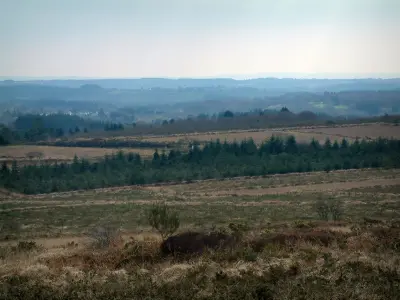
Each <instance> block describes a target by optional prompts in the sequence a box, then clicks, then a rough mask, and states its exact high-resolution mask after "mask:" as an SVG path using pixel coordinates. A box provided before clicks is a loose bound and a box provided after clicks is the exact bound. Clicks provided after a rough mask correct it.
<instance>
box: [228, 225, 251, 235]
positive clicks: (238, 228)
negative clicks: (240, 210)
mask: <svg viewBox="0 0 400 300" xmlns="http://www.w3.org/2000/svg"><path fill="white" fill-rule="evenodd" d="M229 229H230V230H231V231H232V235H233V236H235V237H236V238H241V237H243V235H244V233H245V232H246V231H248V230H249V227H248V226H247V225H246V224H240V223H230V224H229Z"/></svg>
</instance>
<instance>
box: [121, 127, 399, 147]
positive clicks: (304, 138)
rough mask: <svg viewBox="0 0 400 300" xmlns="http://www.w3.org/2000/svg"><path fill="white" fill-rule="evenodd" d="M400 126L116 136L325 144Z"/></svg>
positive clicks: (388, 132)
mask: <svg viewBox="0 0 400 300" xmlns="http://www.w3.org/2000/svg"><path fill="white" fill-rule="evenodd" d="M398 128H399V127H397V126H394V125H391V124H361V125H360V124H348V125H340V126H331V127H329V126H308V127H293V128H274V129H257V130H233V131H216V132H206V133H188V134H171V135H163V136H160V135H157V136H150V135H147V136H141V137H137V136H120V137H116V138H113V139H118V140H141V141H152V142H160V143H173V142H179V141H182V142H191V141H199V142H206V141H210V140H216V139H219V140H220V141H222V142H223V141H225V140H226V141H228V142H233V141H234V140H236V141H238V142H240V141H242V140H244V139H248V138H252V139H253V140H254V141H255V142H256V143H257V144H261V143H262V142H264V141H265V140H266V139H268V138H270V137H271V136H272V135H275V136H280V137H283V138H284V137H287V136H289V135H294V136H295V137H296V139H297V141H298V142H301V143H309V142H310V141H311V139H312V138H315V139H316V140H318V141H319V142H320V143H323V142H324V141H325V140H326V139H327V138H329V139H331V140H341V139H342V138H346V139H348V140H349V141H354V140H355V139H356V138H371V139H375V138H378V137H386V138H391V137H394V138H400V129H398Z"/></svg>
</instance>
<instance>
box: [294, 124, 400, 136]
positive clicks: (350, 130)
mask: <svg viewBox="0 0 400 300" xmlns="http://www.w3.org/2000/svg"><path fill="white" fill-rule="evenodd" d="M299 132H304V133H305V134H321V135H327V136H335V137H339V138H340V137H349V138H352V139H356V138H360V139H362V138H367V139H376V138H378V137H384V138H395V139H400V127H398V126H395V125H393V124H369V125H362V126H346V127H326V128H313V129H299Z"/></svg>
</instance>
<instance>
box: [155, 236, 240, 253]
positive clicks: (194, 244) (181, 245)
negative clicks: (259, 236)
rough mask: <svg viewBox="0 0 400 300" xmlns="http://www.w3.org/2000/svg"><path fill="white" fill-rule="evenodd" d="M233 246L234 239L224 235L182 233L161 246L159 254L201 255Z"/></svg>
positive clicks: (171, 237)
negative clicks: (209, 250)
mask: <svg viewBox="0 0 400 300" xmlns="http://www.w3.org/2000/svg"><path fill="white" fill-rule="evenodd" d="M234 244H235V239H234V238H233V237H232V236H230V235H228V234H224V233H220V232H212V233H209V234H205V233H199V232H184V233H181V234H178V235H174V236H170V237H169V238H168V239H166V240H165V241H164V242H163V243H162V244H161V252H162V254H164V255H168V254H174V255H176V254H201V253H203V252H204V251H205V250H206V249H213V250H217V249H222V248H226V247H229V246H233V245H234Z"/></svg>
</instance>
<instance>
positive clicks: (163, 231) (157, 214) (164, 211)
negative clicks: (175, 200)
mask: <svg viewBox="0 0 400 300" xmlns="http://www.w3.org/2000/svg"><path fill="white" fill-rule="evenodd" d="M147 220H148V222H149V224H150V226H151V227H152V228H153V229H156V230H157V231H158V232H159V233H160V235H161V237H162V239H163V240H165V239H167V238H168V237H169V236H170V235H172V234H174V233H175V232H176V231H177V230H178V228H179V225H180V220H179V216H178V214H177V213H176V212H173V211H171V210H170V208H169V207H168V206H167V205H166V204H165V203H164V204H155V205H153V206H152V207H151V208H150V210H149V211H148V214H147Z"/></svg>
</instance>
